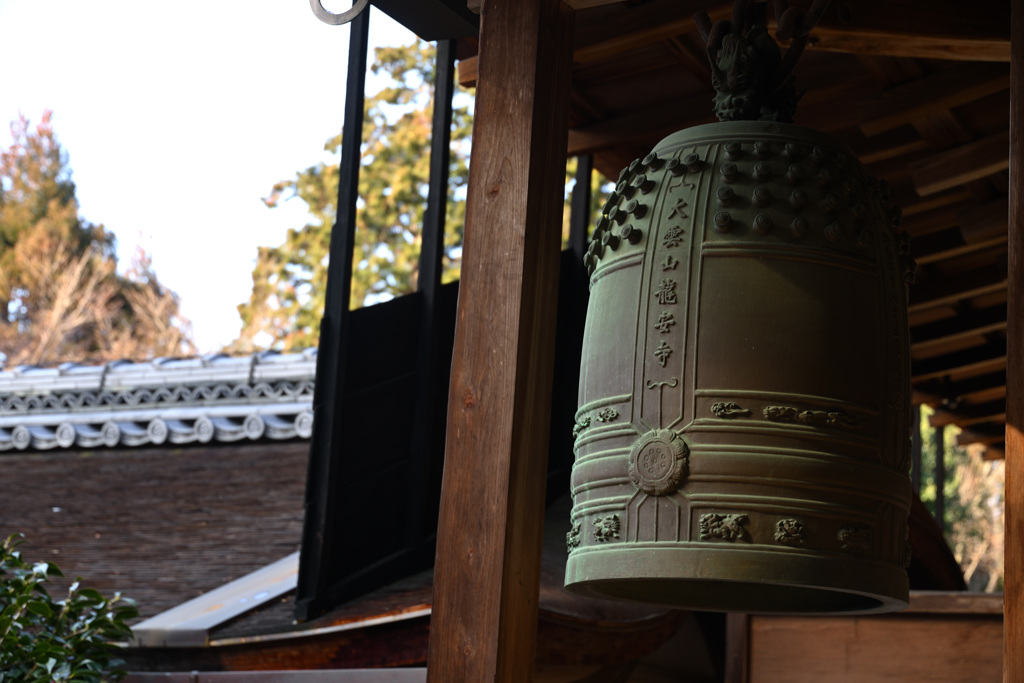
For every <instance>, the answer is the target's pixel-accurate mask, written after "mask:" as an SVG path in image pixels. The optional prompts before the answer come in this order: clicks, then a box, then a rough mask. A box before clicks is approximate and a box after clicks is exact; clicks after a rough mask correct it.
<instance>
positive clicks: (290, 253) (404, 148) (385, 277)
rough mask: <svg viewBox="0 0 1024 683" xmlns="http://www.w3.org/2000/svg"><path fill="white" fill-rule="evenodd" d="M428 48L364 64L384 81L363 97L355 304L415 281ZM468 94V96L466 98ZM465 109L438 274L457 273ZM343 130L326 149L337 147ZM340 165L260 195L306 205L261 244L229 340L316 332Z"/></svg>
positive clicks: (423, 187) (455, 138)
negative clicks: (303, 213)
mask: <svg viewBox="0 0 1024 683" xmlns="http://www.w3.org/2000/svg"><path fill="white" fill-rule="evenodd" d="M434 55H435V49H434V47H433V46H431V45H430V44H429V43H425V42H422V41H421V42H419V43H417V44H414V45H411V46H407V47H385V48H377V49H376V50H375V58H374V61H373V64H372V66H371V72H372V74H373V75H374V76H375V77H376V78H377V79H379V80H380V79H382V80H384V82H385V83H386V85H385V87H383V88H382V89H381V90H380V91H379V92H377V93H376V94H375V95H372V96H369V97H367V98H366V104H365V114H364V124H363V135H362V149H361V158H362V162H361V164H362V168H361V171H360V174H359V196H360V197H361V201H360V204H359V206H358V207H357V212H356V233H355V239H356V245H355V250H354V257H353V271H354V275H353V282H352V298H351V302H350V305H351V306H352V307H353V308H358V307H360V306H363V305H366V304H369V303H373V302H375V301H378V300H381V299H387V298H390V297H392V296H398V295H401V294H405V293H408V292H411V291H414V290H415V288H416V279H417V276H418V272H417V268H418V261H419V254H420V231H421V226H422V223H423V214H424V211H425V210H426V196H427V187H428V184H429V180H430V177H429V176H430V172H429V171H430V129H431V120H432V115H433V106H434V103H433V92H432V83H433V81H434ZM464 99H466V98H464ZM471 129H472V117H471V113H470V111H469V106H468V105H467V104H462V105H461V106H456V107H455V110H454V113H453V116H452V155H451V163H450V167H449V177H450V182H449V188H448V190H449V191H448V200H449V201H448V205H447V206H448V208H447V217H446V224H447V228H446V234H445V251H446V254H445V259H444V278H445V281H450V280H452V279H455V278H457V277H458V258H459V246H460V245H461V243H462V225H463V221H464V217H465V202H464V201H460V199H459V198H460V196H461V195H462V194H463V188H464V187H465V184H466V179H467V175H468V164H469V149H468V140H469V137H470V133H471ZM340 147H341V135H340V134H339V135H338V136H336V137H333V138H331V139H330V140H328V141H327V143H326V145H325V146H324V148H325V150H326V151H328V152H330V153H331V154H332V155H335V156H337V155H338V154H339V153H340ZM337 197H338V167H337V165H336V164H331V163H319V164H317V165H315V166H311V167H309V168H307V169H305V170H304V171H300V172H299V173H298V174H296V176H295V177H294V178H292V179H290V180H285V181H281V182H279V183H277V184H276V185H274V187H273V188H272V191H271V193H270V196H268V197H267V198H265V199H264V200H263V201H264V203H266V204H267V206H269V207H271V208H273V207H275V206H277V205H278V203H279V202H281V201H284V200H287V199H291V198H298V199H300V200H301V201H303V202H305V204H306V206H307V207H308V210H309V221H308V222H307V223H306V225H305V226H303V227H301V228H298V229H291V230H289V231H288V234H287V237H286V239H285V242H284V244H282V245H280V246H278V247H260V249H259V252H258V255H257V259H256V266H255V268H254V270H253V276H252V277H253V290H252V294H251V296H250V298H249V301H248V303H245V304H242V305H240V306H239V307H238V310H239V313H240V315H241V317H242V321H243V328H242V332H241V335H240V337H239V340H238V341H237V342H236V343H235V350H243V351H248V350H250V349H252V348H254V347H255V346H256V345H257V342H262V343H260V344H259V345H260V346H270V347H274V348H278V349H290V348H302V347H308V346H314V345H315V344H316V343H317V340H318V339H319V331H320V317H321V316H322V315H323V305H324V291H325V284H326V282H327V264H328V251H329V247H330V237H331V229H332V227H333V225H334V221H335V216H336V214H337V201H338V199H337Z"/></svg>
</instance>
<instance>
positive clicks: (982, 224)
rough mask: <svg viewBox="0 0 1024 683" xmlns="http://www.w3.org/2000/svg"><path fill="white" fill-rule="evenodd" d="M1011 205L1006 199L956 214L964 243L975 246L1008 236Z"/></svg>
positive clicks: (966, 209)
mask: <svg viewBox="0 0 1024 683" xmlns="http://www.w3.org/2000/svg"><path fill="white" fill-rule="evenodd" d="M1009 216H1010V204H1009V200H1008V199H1007V198H1006V197H1002V198H1001V199H996V200H994V201H991V202H986V203H984V204H975V205H973V206H970V207H967V208H964V209H961V210H959V211H957V212H956V222H957V225H959V226H960V234H961V235H963V236H964V242H966V243H968V244H974V243H976V242H983V241H985V240H990V239H992V238H994V237H999V236H1003V237H1005V236H1006V234H1007V225H1008V221H1009Z"/></svg>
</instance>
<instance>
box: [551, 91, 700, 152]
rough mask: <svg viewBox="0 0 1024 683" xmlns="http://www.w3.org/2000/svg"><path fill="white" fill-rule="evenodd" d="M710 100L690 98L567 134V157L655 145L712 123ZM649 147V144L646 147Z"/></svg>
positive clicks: (584, 127) (581, 127)
mask: <svg viewBox="0 0 1024 683" xmlns="http://www.w3.org/2000/svg"><path fill="white" fill-rule="evenodd" d="M709 102H710V99H706V98H690V99H687V100H684V101H682V102H673V103H671V104H666V105H662V106H660V107H654V108H652V109H645V110H642V111H637V112H634V113H632V114H627V115H625V116H619V117H616V118H613V119H607V120H605V121H599V122H597V123H592V124H590V125H587V126H580V127H579V128H576V129H575V130H571V131H569V148H568V149H569V156H576V155H579V154H593V153H594V152H598V151H601V150H604V149H607V148H609V147H612V146H614V145H621V144H622V143H625V142H638V141H645V142H646V141H648V140H650V139H651V138H653V139H654V141H655V142H657V140H658V139H659V138H660V137H663V136H665V135H668V134H669V133H674V132H675V131H677V130H681V129H683V128H688V127H690V126H696V125H700V124H702V123H712V122H713V121H715V117H714V115H713V114H712V113H711V107H710V106H709ZM648 144H649V143H648Z"/></svg>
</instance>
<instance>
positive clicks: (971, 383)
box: [914, 370, 1006, 404]
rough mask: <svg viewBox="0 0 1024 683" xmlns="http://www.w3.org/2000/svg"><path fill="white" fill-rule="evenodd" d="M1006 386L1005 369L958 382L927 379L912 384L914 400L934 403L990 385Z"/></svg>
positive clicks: (983, 388)
mask: <svg viewBox="0 0 1024 683" xmlns="http://www.w3.org/2000/svg"><path fill="white" fill-rule="evenodd" d="M1000 385H1002V386H1004V387H1005V386H1006V371H1005V370H998V371H996V372H993V373H990V374H987V375H979V376H977V377H971V378H970V379H965V380H961V381H959V382H944V381H927V382H921V383H919V384H916V385H914V401H915V402H919V403H928V404H934V403H939V402H941V401H943V400H945V399H948V400H956V399H959V398H960V397H961V396H966V395H969V394H974V393H977V392H980V391H984V390H986V389H988V388H990V387H995V386H1000Z"/></svg>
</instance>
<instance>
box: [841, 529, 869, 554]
mask: <svg viewBox="0 0 1024 683" xmlns="http://www.w3.org/2000/svg"><path fill="white" fill-rule="evenodd" d="M839 547H840V548H841V549H843V550H846V551H848V552H851V553H853V554H855V555H863V554H864V553H866V552H867V551H868V548H869V546H868V531H867V529H863V528H861V527H843V528H842V529H840V530H839Z"/></svg>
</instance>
